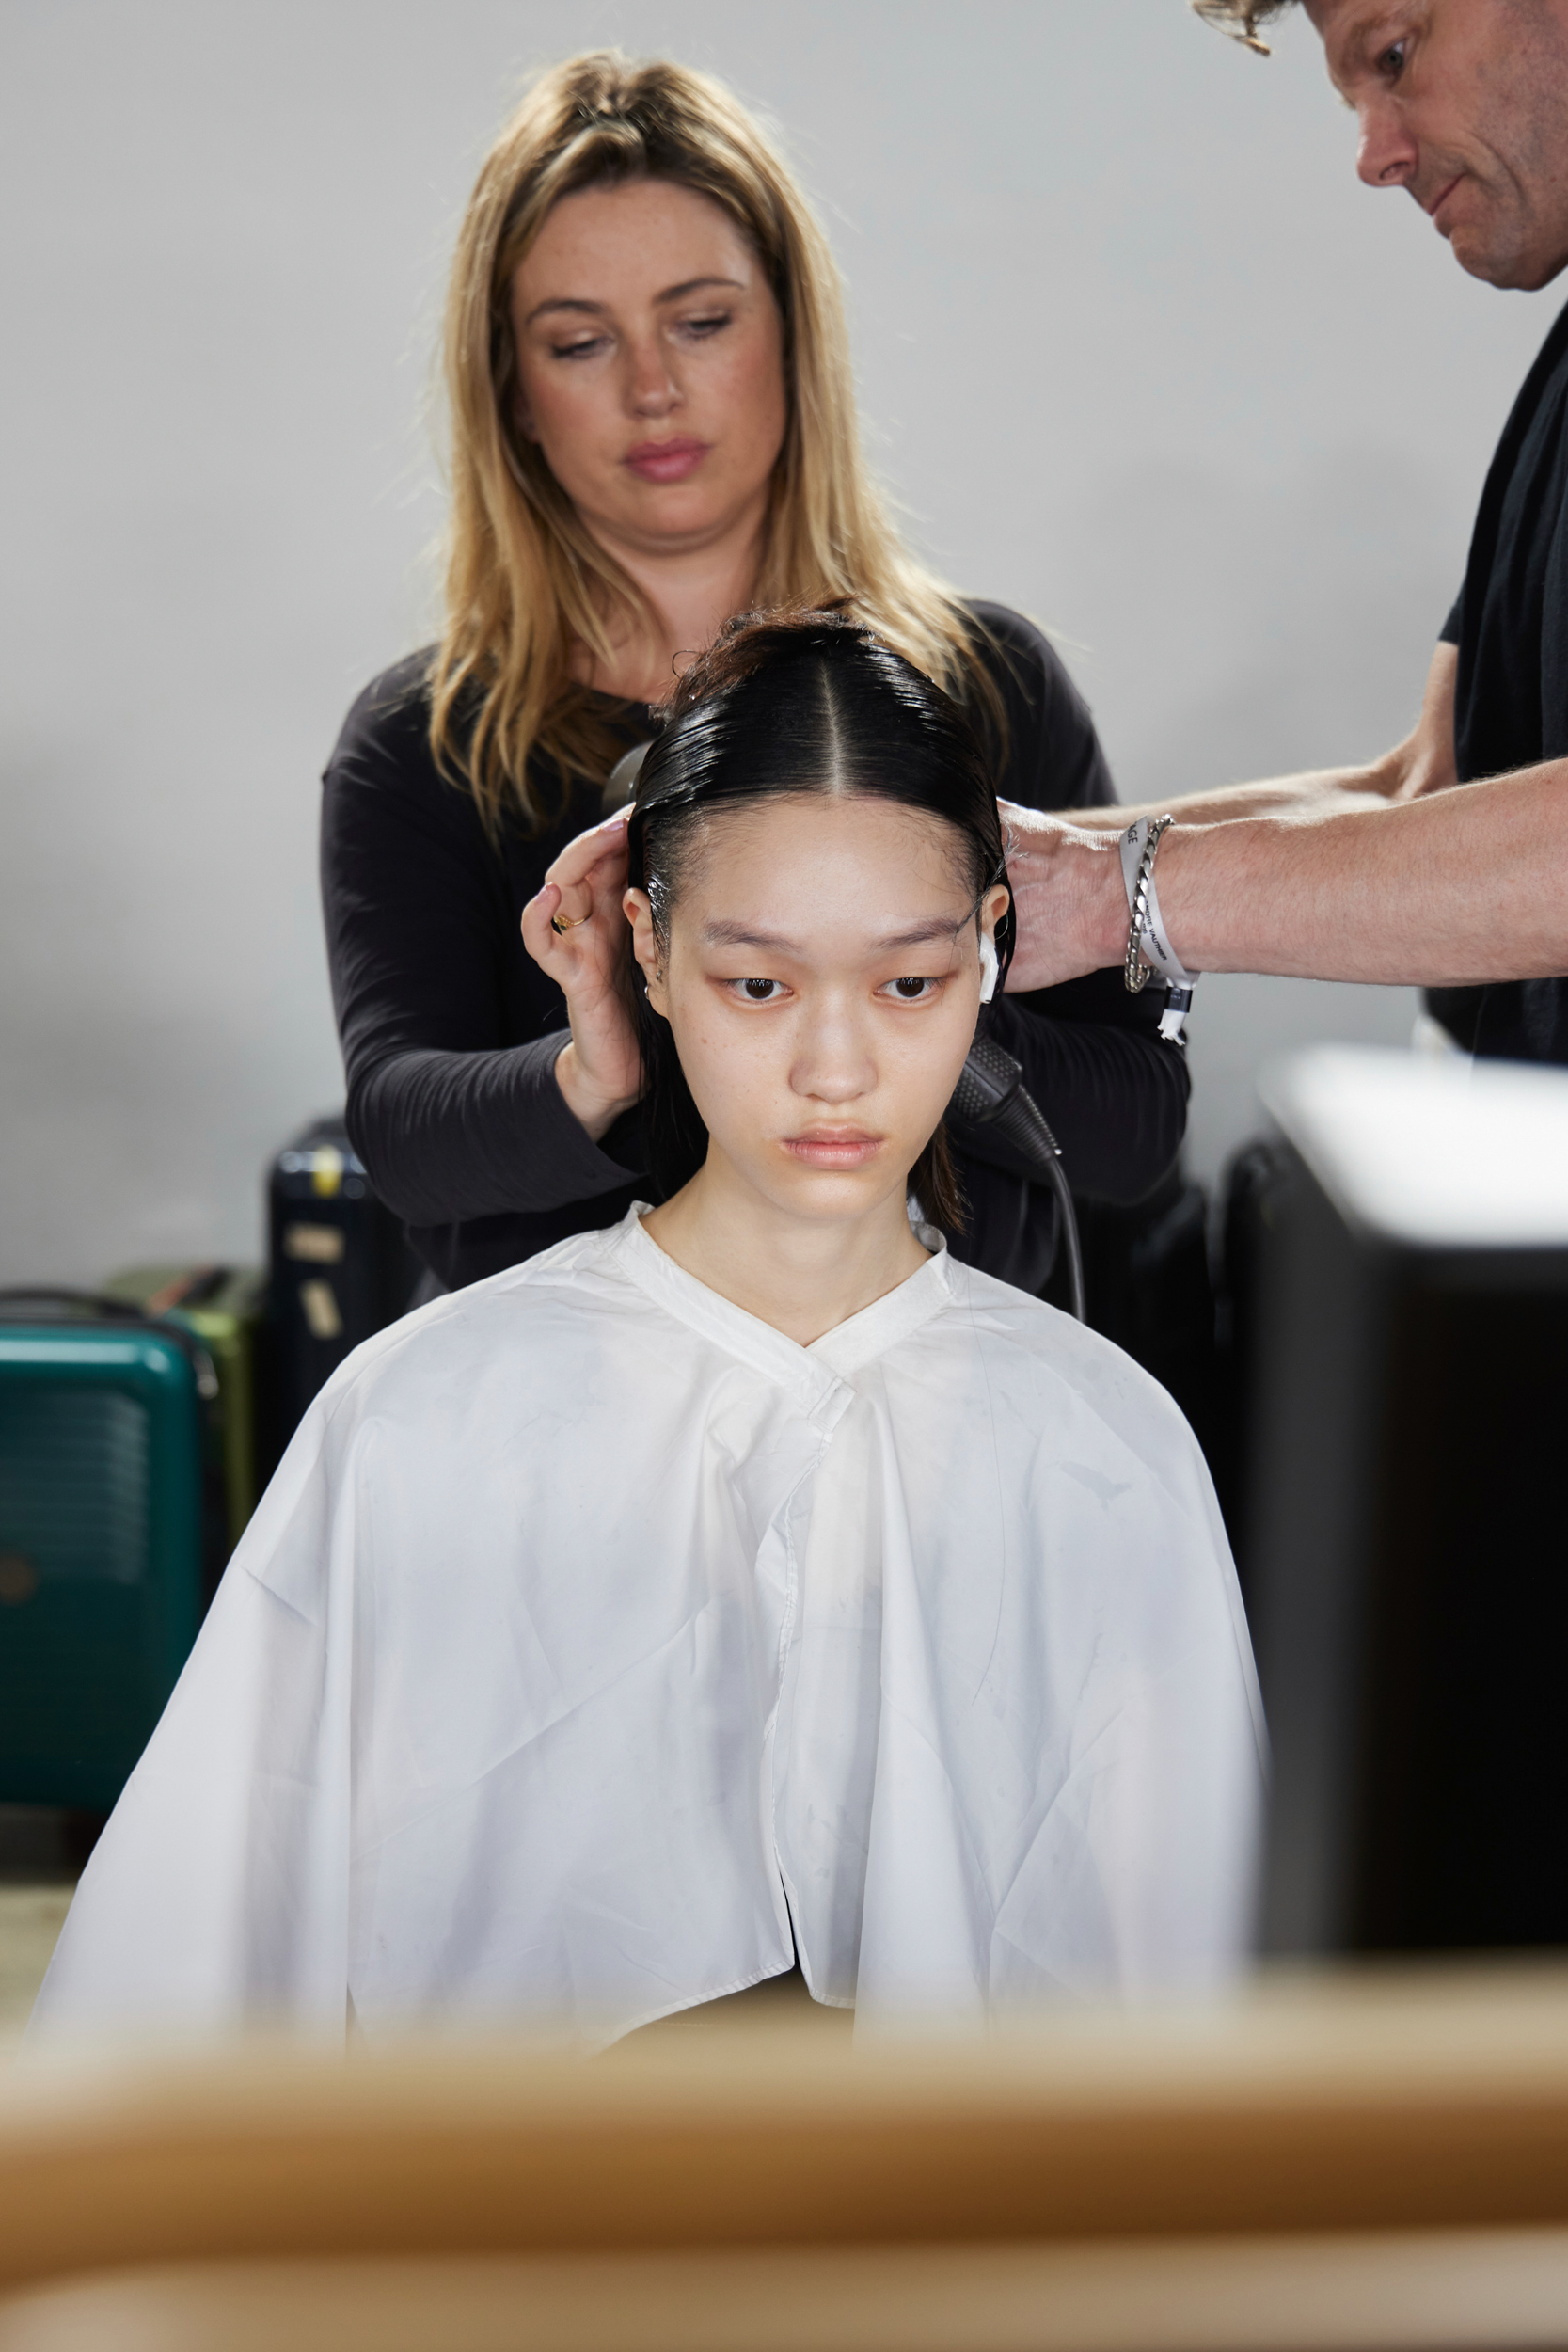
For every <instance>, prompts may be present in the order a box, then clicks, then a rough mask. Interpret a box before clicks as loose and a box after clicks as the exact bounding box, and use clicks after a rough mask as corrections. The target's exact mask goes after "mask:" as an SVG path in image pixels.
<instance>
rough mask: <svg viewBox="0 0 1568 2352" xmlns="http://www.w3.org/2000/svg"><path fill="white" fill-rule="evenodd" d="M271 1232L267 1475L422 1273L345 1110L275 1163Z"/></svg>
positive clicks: (317, 1124)
mask: <svg viewBox="0 0 1568 2352" xmlns="http://www.w3.org/2000/svg"><path fill="white" fill-rule="evenodd" d="M267 1236H268V1238H267V1257H268V1311H267V1323H268V1339H269V1345H268V1349H267V1357H268V1361H267V1381H266V1385H267V1388H268V1390H269V1391H270V1395H269V1397H268V1399H267V1407H268V1408H269V1409H267V1411H266V1419H267V1422H269V1423H270V1427H269V1428H268V1430H267V1433H266V1434H267V1438H268V1440H270V1442H267V1443H265V1444H264V1446H263V1452H264V1453H265V1454H266V1455H267V1457H268V1459H267V1462H266V1468H267V1470H269V1471H270V1470H272V1469H273V1468H275V1467H276V1464H277V1457H278V1455H279V1454H281V1453H282V1451H283V1448H284V1447H285V1446H286V1445H287V1444H288V1441H289V1439H290V1438H291V1437H292V1436H293V1433H294V1430H295V1429H296V1427H297V1426H298V1424H299V1421H300V1418H301V1416H302V1415H303V1413H304V1411H305V1408H306V1406H308V1405H309V1402H310V1400H311V1398H312V1397H313V1396H314V1395H315V1393H316V1391H317V1390H318V1389H320V1388H321V1387H322V1385H323V1383H324V1382H325V1381H326V1380H328V1379H329V1378H330V1377H331V1375H332V1374H333V1373H334V1372H336V1371H337V1369H338V1366H339V1365H340V1364H341V1362H342V1360H343V1359H344V1357H345V1356H346V1355H348V1353H349V1352H350V1350H351V1349H352V1348H356V1347H357V1346H358V1345H359V1343H360V1342H361V1340H368V1339H370V1338H371V1337H372V1333H374V1332H376V1331H380V1330H383V1329H385V1327H386V1326H387V1325H388V1323H394V1322H395V1321H396V1320H397V1318H398V1316H399V1315H401V1314H403V1313H404V1311H406V1309H407V1307H408V1305H409V1303H410V1301H411V1299H412V1298H413V1295H414V1291H415V1288H416V1286H417V1284H418V1282H419V1280H420V1274H421V1272H422V1268H421V1267H420V1262H419V1260H418V1259H417V1258H416V1257H415V1255H414V1253H413V1251H412V1250H411V1249H410V1248H409V1247H408V1244H407V1242H406V1240H405V1239H404V1232H403V1227H402V1225H401V1224H400V1223H399V1222H398V1219H397V1218H396V1217H395V1216H393V1215H392V1213H391V1211H390V1210H389V1209H388V1207H387V1205H386V1203H385V1202H384V1201H382V1200H377V1198H376V1196H375V1193H374V1192H373V1191H372V1187H371V1182H370V1178H369V1177H368V1176H367V1175H366V1173H365V1169H364V1165H363V1163H362V1162H361V1161H360V1160H359V1158H358V1157H357V1155H356V1152H355V1149H354V1146H353V1145H352V1144H351V1143H350V1141H349V1139H348V1133H347V1130H346V1129H345V1127H344V1125H343V1121H342V1116H341V1113H339V1114H336V1115H335V1116H333V1117H331V1118H326V1119H317V1120H312V1121H311V1123H310V1125H309V1127H307V1128H306V1129H305V1130H304V1131H303V1133H302V1134H300V1135H297V1136H294V1138H293V1141H292V1142H291V1143H288V1144H286V1145H285V1146H284V1148H283V1150H282V1151H281V1152H279V1153H278V1154H277V1159H276V1160H274V1162H273V1164H272V1168H271V1171H270V1173H269V1176H268V1179H267Z"/></svg>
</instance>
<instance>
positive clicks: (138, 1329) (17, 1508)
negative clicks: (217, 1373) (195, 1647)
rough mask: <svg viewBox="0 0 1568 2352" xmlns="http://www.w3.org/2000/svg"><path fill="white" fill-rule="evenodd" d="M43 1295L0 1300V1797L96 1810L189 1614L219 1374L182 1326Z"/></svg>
mask: <svg viewBox="0 0 1568 2352" xmlns="http://www.w3.org/2000/svg"><path fill="white" fill-rule="evenodd" d="M41 1305H42V1301H41V1300H39V1301H37V1302H36V1303H35V1302H30V1301H28V1300H27V1299H25V1298H20V1297H18V1298H11V1299H8V1300H3V1301H0V1802H6V1803H9V1804H49V1805H63V1806H71V1807H77V1808H80V1809H82V1810H84V1811H90V1812H101V1813H102V1812H107V1811H108V1810H109V1808H110V1807H111V1806H112V1805H113V1804H114V1802H115V1800H116V1798H117V1797H118V1796H119V1791H120V1789H121V1788H122V1787H123V1785H124V1783H125V1780H126V1778H127V1777H128V1775H129V1773H130V1772H131V1769H132V1767H133V1765H134V1764H135V1761H136V1758H137V1757H138V1756H139V1755H140V1754H141V1751H142V1749H143V1748H144V1747H145V1745H146V1744H147V1740H148V1739H149V1737H150V1734H151V1731H152V1728H153V1725H154V1724H156V1722H157V1720H158V1717H159V1715H160V1714H161V1712H162V1711H163V1708H164V1705H165V1702H166V1699H167V1697H168V1694H169V1692H170V1691H171V1690H172V1689H173V1687H174V1684H175V1680H176V1678H177V1677H178V1676H179V1673H180V1669H181V1667H182V1665H183V1664H184V1661H185V1659H186V1656H187V1654H188V1653H189V1650H190V1646H191V1644H192V1643H193V1642H194V1641H195V1639H196V1633H197V1628H198V1625H199V1623H200V1619H201V1613H202V1608H203V1605H204V1599H205V1587H206V1578H205V1575H204V1558H203V1549H204V1547H203V1456H204V1446H205V1443H206V1432H205V1428H204V1397H203V1391H204V1390H206V1391H215V1387H216V1382H215V1378H214V1373H213V1368H212V1365H211V1362H210V1360H209V1359H208V1357H207V1354H206V1350H205V1348H204V1347H203V1346H201V1345H200V1344H199V1343H197V1342H196V1341H195V1340H194V1339H193V1338H192V1336H191V1335H190V1334H189V1333H188V1332H185V1331H182V1330H171V1329H168V1328H160V1327H155V1326H152V1325H148V1324H144V1323H142V1322H141V1321H140V1320H139V1319H138V1318H137V1317H136V1316H135V1311H129V1310H128V1311H125V1312H124V1316H123V1319H119V1318H117V1317H116V1315H115V1312H114V1306H113V1302H110V1301H108V1300H105V1301H103V1305H102V1307H101V1308H100V1309H99V1310H98V1311H96V1312H94V1311H90V1310H87V1311H84V1310H83V1309H80V1308H79V1309H77V1310H75V1311H67V1313H66V1314H64V1315H63V1316H61V1317H60V1318H59V1319H52V1320H45V1319H44V1316H43V1314H42V1313H40V1311H39V1310H40V1306H41ZM23 1315H26V1316H27V1320H25V1321H23V1320H20V1319H17V1320H10V1319H8V1318H12V1317H16V1318H20V1317H21V1316H23ZM89 1315H90V1319H89Z"/></svg>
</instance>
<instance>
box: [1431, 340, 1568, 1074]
mask: <svg viewBox="0 0 1568 2352" xmlns="http://www.w3.org/2000/svg"><path fill="white" fill-rule="evenodd" d="M1443 636H1444V639H1445V640H1446V641H1447V643H1448V644H1452V645H1457V646H1458V648H1459V682H1458V687H1457V691H1456V695H1455V701H1454V753H1455V756H1456V760H1457V763H1458V771H1459V780H1460V783H1461V784H1472V783H1474V782H1475V781H1476V780H1477V779H1478V778H1480V777H1481V776H1499V775H1506V774H1508V773H1509V771H1511V770H1513V769H1515V768H1534V767H1537V766H1539V765H1540V763H1541V762H1542V761H1543V760H1548V759H1564V758H1568V310H1564V311H1563V312H1562V314H1561V316H1560V318H1559V319H1558V321H1557V324H1556V326H1554V327H1553V328H1552V331H1551V333H1550V334H1549V335H1548V336H1547V338H1546V341H1545V342H1544V345H1543V347H1542V350H1541V355H1540V357H1539V358H1537V360H1536V362H1535V365H1534V366H1533V367H1532V368H1531V370H1530V372H1529V373H1528V376H1527V377H1526V378H1525V384H1524V389H1523V390H1522V391H1521V392H1520V394H1519V397H1518V399H1517V401H1515V403H1514V405H1513V415H1512V416H1511V417H1510V418H1509V421H1508V423H1507V425H1506V426H1505V427H1504V430H1503V437H1502V439H1501V440H1500V441H1499V442H1498V444H1497V455H1496V456H1495V457H1494V458H1493V460H1492V469H1491V471H1490V473H1489V474H1488V475H1487V477H1486V487H1485V489H1484V490H1483V491H1482V493H1481V511H1480V513H1479V514H1478V515H1477V516H1476V528H1475V533H1474V536H1473V537H1472V539H1471V541H1470V559H1469V563H1468V564H1467V565H1466V567H1465V585H1464V587H1463V589H1462V590H1461V591H1460V596H1459V601H1458V603H1457V604H1456V605H1455V606H1454V608H1453V611H1452V612H1450V613H1449V618H1448V621H1447V622H1446V624H1445V626H1444V628H1443ZM1427 1002H1428V1004H1429V1005H1430V1006H1431V1008H1432V1010H1433V1013H1434V1014H1435V1015H1436V1017H1437V1019H1438V1020H1439V1021H1441V1022H1442V1024H1443V1025H1444V1027H1445V1028H1446V1029H1447V1030H1448V1031H1449V1034H1450V1036H1452V1037H1453V1038H1455V1039H1456V1040H1457V1041H1458V1042H1459V1043H1460V1044H1461V1045H1464V1046H1466V1047H1467V1048H1468V1049H1469V1050H1470V1051H1471V1052H1472V1053H1477V1054H1488V1055H1497V1056H1501V1057H1505V1058H1508V1059H1511V1060H1516V1061H1556V1062H1568V979H1560V980H1510V981H1506V982H1502V983H1497V982H1494V983H1493V984H1492V985H1491V986H1490V987H1487V988H1435V989H1431V990H1429V991H1428V993H1427Z"/></svg>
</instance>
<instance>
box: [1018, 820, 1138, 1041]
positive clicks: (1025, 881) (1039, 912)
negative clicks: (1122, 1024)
mask: <svg viewBox="0 0 1568 2352" xmlns="http://www.w3.org/2000/svg"><path fill="white" fill-rule="evenodd" d="M997 806H998V808H999V809H1000V810H1001V812H1002V826H1003V832H1004V834H1005V835H1006V842H1007V879H1008V881H1009V882H1011V883H1012V887H1013V904H1014V907H1015V909H1016V911H1017V914H1018V946H1017V947H1016V948H1015V949H1014V951H1013V961H1012V968H1011V969H1010V971H1009V972H1008V974H1007V988H1008V990H1009V992H1010V993H1014V994H1016V993H1020V992H1021V991H1022V990H1024V989H1031V988H1053V987H1054V986H1055V984H1056V982H1057V981H1058V980H1075V979H1077V978H1078V977H1079V976H1080V975H1081V974H1082V973H1085V972H1098V971H1101V969H1102V968H1103V967H1104V966H1106V965H1107V964H1119V963H1120V961H1121V960H1122V957H1123V955H1124V954H1125V952H1126V947H1127V891H1126V887H1125V885H1124V884H1123V882H1122V879H1121V855H1120V844H1121V832H1120V827H1119V826H1118V827H1117V830H1116V831H1115V832H1111V831H1104V832H1092V833H1091V832H1089V831H1088V830H1086V829H1085V827H1083V826H1080V825H1069V824H1067V823H1064V821H1063V820H1062V818H1059V817H1050V816H1047V815H1046V814H1045V812H1044V811H1043V810H1042V809H1037V808H1019V807H1018V806H1016V805H1015V803H1013V802H1011V801H999V802H998V803H997Z"/></svg>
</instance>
